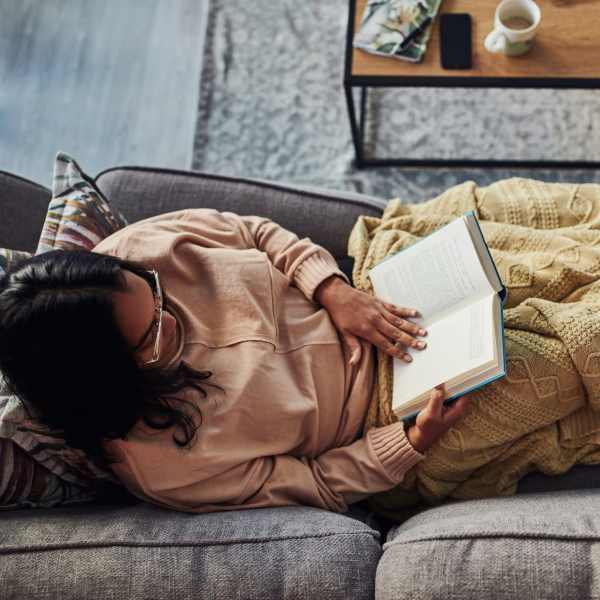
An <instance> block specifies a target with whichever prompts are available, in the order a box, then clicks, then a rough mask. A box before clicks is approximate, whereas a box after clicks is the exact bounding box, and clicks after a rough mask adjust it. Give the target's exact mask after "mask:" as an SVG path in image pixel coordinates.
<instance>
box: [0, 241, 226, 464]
mask: <svg viewBox="0 0 600 600" xmlns="http://www.w3.org/2000/svg"><path fill="white" fill-rule="evenodd" d="M124 269H127V270H129V271H131V272H132V273H134V274H136V275H139V276H140V277H143V278H144V279H146V280H147V281H148V282H149V283H150V284H151V285H153V283H154V280H153V277H152V274H151V273H149V272H148V270H147V269H146V267H144V266H142V265H141V264H140V263H138V262H135V261H129V260H123V259H120V258H116V257H112V256H108V255H104V254H99V253H95V252H90V251H85V250H81V251H80V250H53V251H50V252H45V253H43V254H39V255H36V256H33V257H31V258H28V259H26V260H23V261H21V262H19V263H17V264H16V265H15V266H14V267H13V268H12V269H10V270H9V272H8V273H6V274H5V275H4V276H3V277H1V278H0V372H1V373H2V375H3V377H4V379H5V382H6V384H7V387H8V389H9V391H11V392H12V393H14V394H15V395H17V396H18V398H19V399H20V400H21V402H22V403H23V405H24V406H25V409H26V410H27V412H28V413H29V415H30V416H32V415H31V411H30V410H29V409H30V408H31V407H33V409H34V411H33V412H36V413H37V414H35V415H34V418H35V419H38V420H39V421H41V422H42V423H44V424H45V425H47V426H49V427H51V428H52V429H53V430H55V431H56V430H60V432H61V434H62V437H63V438H64V440H65V442H66V443H67V445H68V446H71V447H73V448H80V449H81V450H83V451H84V452H85V453H86V455H87V456H88V457H90V458H92V459H94V460H95V461H96V462H97V464H99V465H100V466H101V467H103V468H105V469H107V470H108V469H109V465H111V464H113V463H115V462H117V460H116V459H115V457H113V456H111V455H109V454H108V453H106V452H105V450H104V448H103V447H102V441H103V439H117V438H120V439H124V436H125V434H126V433H127V432H128V431H129V430H130V429H131V428H132V427H133V425H134V424H135V423H136V422H137V421H138V420H139V419H140V418H141V417H142V418H143V419H144V422H145V423H146V424H147V425H148V426H149V427H151V428H154V429H168V428H169V427H172V426H174V425H175V426H179V427H181V428H182V429H183V431H184V439H183V440H180V439H178V438H177V437H176V436H175V434H174V435H173V441H174V442H175V444H177V445H178V446H180V447H184V446H187V445H189V444H190V442H191V440H192V439H193V437H195V432H196V429H197V428H198V427H195V428H194V429H193V430H192V427H193V425H194V421H193V419H192V418H191V417H190V415H189V414H187V413H186V412H184V411H183V410H180V409H179V408H177V407H174V406H172V404H171V402H170V400H171V401H175V402H183V403H185V404H188V405H189V406H191V407H193V408H194V409H195V410H196V411H197V412H198V413H200V419H202V413H201V412H200V410H199V408H198V407H197V406H196V405H195V404H193V403H192V402H188V401H187V400H184V399H182V398H177V397H176V396H174V394H176V393H177V392H179V391H181V390H182V389H184V388H186V387H189V386H191V387H194V388H195V389H197V390H198V391H200V392H202V393H203V394H204V397H206V396H207V394H206V392H205V390H204V389H203V388H202V387H201V386H200V385H199V382H200V381H202V380H204V379H207V378H209V377H210V376H211V375H212V372H211V371H197V370H196V369H193V368H192V367H191V366H190V365H189V364H187V363H185V362H184V361H181V362H180V364H179V365H178V366H176V367H174V368H171V369H169V370H167V369H164V368H151V367H140V366H139V365H138V363H137V362H136V360H135V357H134V352H133V350H132V349H131V348H130V347H129V345H128V343H127V341H126V339H125V337H124V336H123V335H122V333H121V331H120V329H119V327H118V326H117V322H116V320H115V313H114V309H113V302H112V298H111V295H112V294H113V293H114V292H117V291H125V289H126V279H125V275H124V271H123V270H124ZM164 292H165V308H167V309H168V308H169V297H168V290H164ZM207 385H213V386H214V387H218V388H219V389H221V390H222V391H224V390H223V389H222V388H221V387H220V386H218V385H215V384H212V383H208V384H207Z"/></svg>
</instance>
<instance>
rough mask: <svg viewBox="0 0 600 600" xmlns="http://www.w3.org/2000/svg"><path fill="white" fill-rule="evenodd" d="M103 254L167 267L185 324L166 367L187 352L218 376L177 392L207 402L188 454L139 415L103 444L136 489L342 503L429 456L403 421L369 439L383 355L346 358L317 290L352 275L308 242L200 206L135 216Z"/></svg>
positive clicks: (157, 498)
mask: <svg viewBox="0 0 600 600" xmlns="http://www.w3.org/2000/svg"><path fill="white" fill-rule="evenodd" d="M94 252H98V253H102V254H110V255H113V256H118V257H121V258H127V259H133V260H137V261H140V262H142V263H143V264H144V265H146V266H147V268H149V269H150V268H155V269H157V270H158V272H159V275H160V278H161V284H162V287H163V288H164V290H165V294H166V295H167V296H168V299H169V303H168V305H167V307H168V310H169V311H170V312H171V314H173V315H174V316H175V318H176V320H177V323H178V328H177V350H176V354H175V355H174V358H173V359H172V360H169V362H168V365H173V364H175V363H178V362H179V361H180V360H182V359H183V360H185V361H187V362H188V363H189V364H190V365H191V366H192V367H194V368H196V369H198V370H200V371H206V370H210V371H212V373H213V375H212V376H211V377H210V378H209V379H206V380H205V381H203V382H200V385H201V386H202V387H203V388H204V389H205V390H206V392H207V394H208V395H207V397H206V398H204V396H203V395H202V394H201V393H200V392H198V391H197V390H195V389H193V388H192V389H188V390H184V391H183V392H182V394H183V397H185V399H187V400H190V401H193V402H195V403H196V405H197V406H198V407H199V408H200V410H201V412H202V421H201V424H200V427H199V428H198V429H197V431H196V439H195V440H193V442H192V443H193V446H192V448H191V449H190V450H188V449H186V448H179V447H178V446H177V445H176V444H175V443H174V442H173V439H172V438H173V433H175V434H176V436H177V438H178V439H181V438H182V433H183V432H182V430H181V429H179V428H170V429H168V430H163V431H161V430H154V429H152V428H150V427H148V426H147V425H145V424H144V423H143V420H142V419H140V420H139V421H138V423H137V424H136V425H135V426H134V427H133V429H132V430H131V431H130V432H128V434H127V436H126V439H125V440H115V441H109V442H107V443H106V446H105V447H106V449H107V450H109V451H110V452H111V453H114V454H116V455H117V456H118V457H120V459H121V460H122V462H120V463H118V464H115V465H113V467H112V468H113V471H114V473H115V475H116V476H117V477H118V478H119V479H120V480H121V481H122V482H123V484H124V485H125V486H126V487H127V489H128V490H129V491H130V492H131V493H132V494H133V495H135V496H137V497H138V498H141V499H142V500H145V501H147V502H151V503H154V504H157V505H160V506H163V507H167V508H172V509H176V510H181V511H185V512H194V513H197V512H214V511H223V510H234V509H240V508H259V507H267V506H284V505H309V506H316V507H320V508H324V509H328V510H332V511H336V512H345V511H346V510H348V505H349V504H351V503H354V502H358V501H360V500H362V499H364V498H366V497H367V496H369V495H371V494H374V493H376V492H380V491H385V490H388V489H391V488H392V487H394V486H395V485H396V484H397V483H399V482H400V481H401V480H402V478H403V476H404V474H405V473H406V471H408V469H410V468H411V467H412V466H413V465H415V464H416V463H417V462H419V461H420V460H422V459H423V458H424V455H423V454H421V453H419V452H417V451H416V450H415V449H414V448H413V447H412V446H411V444H410V443H409V441H408V439H407V437H406V436H405V433H404V424H403V423H402V422H398V423H394V424H392V425H388V426H386V427H380V428H376V429H371V430H369V431H368V433H367V434H366V435H365V436H363V437H361V436H362V427H363V423H364V418H365V415H366V411H367V408H368V405H369V398H370V395H371V392H372V389H373V385H374V377H375V360H376V357H375V351H374V348H373V346H372V345H371V344H370V343H369V342H367V341H365V340H363V339H361V344H362V354H361V359H360V361H359V362H358V363H357V364H355V365H350V364H349V363H348V360H349V358H350V356H349V355H348V352H347V350H346V346H345V344H342V342H341V338H340V335H339V334H338V331H337V329H336V328H335V326H334V324H333V322H332V321H331V319H330V317H329V313H328V312H327V310H325V309H324V308H322V307H321V306H320V305H319V304H317V303H316V301H315V300H314V298H313V295H314V291H315V289H316V288H317V286H318V285H319V283H321V282H322V281H323V280H325V279H326V278H328V277H330V276H332V275H334V274H335V275H338V276H340V277H342V278H343V279H344V280H345V281H346V282H347V283H348V284H350V282H349V280H348V278H347V277H346V275H345V274H344V273H343V271H341V270H340V269H339V267H338V265H337V263H336V261H335V259H334V258H333V256H332V255H331V254H330V253H329V252H328V251H327V250H325V249H324V248H323V247H322V246H318V245H316V244H314V243H313V242H312V241H311V240H310V238H303V239H299V238H298V236H297V235H295V234H294V233H292V232H290V231H288V230H286V229H284V228H283V227H281V226H279V225H277V224H276V223H274V222H273V221H271V220H269V219H267V218H263V217H259V216H240V215H237V214H235V213H233V212H219V211H217V210H214V209H204V208H196V209H187V210H179V211H175V212H171V213H167V214H162V215H159V216H156V217H152V218H149V219H145V220H143V221H139V222H137V223H133V224H131V225H129V226H127V227H125V228H124V229H121V230H120V231H117V232H116V233H114V234H112V235H111V236H110V237H108V238H106V239H105V240H103V241H102V242H100V244H98V246H96V247H95V248H94ZM206 382H214V383H216V384H218V385H220V386H221V387H223V388H224V389H225V392H226V393H225V394H223V392H221V390H219V389H217V388H214V387H211V386H209V385H206ZM176 405H177V406H183V407H184V409H185V406H186V405H185V404H182V405H180V404H176ZM185 410H187V411H188V412H189V414H191V415H192V417H193V418H194V420H195V421H196V424H198V423H200V417H199V415H198V414H197V413H196V414H194V411H193V410H192V411H190V409H189V408H187V409H185Z"/></svg>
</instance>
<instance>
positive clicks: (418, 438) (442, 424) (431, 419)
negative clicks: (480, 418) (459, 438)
mask: <svg viewBox="0 0 600 600" xmlns="http://www.w3.org/2000/svg"><path fill="white" fill-rule="evenodd" d="M446 395H447V394H446V384H445V383H441V384H440V385H437V386H435V387H434V388H433V390H431V396H430V397H429V402H428V403H427V406H425V408H424V409H423V410H422V411H421V412H420V413H419V414H418V415H417V419H416V421H415V424H414V425H411V426H410V427H409V428H408V429H407V430H406V437H407V438H408V441H409V442H410V443H411V445H412V447H413V448H414V449H415V450H416V451H417V452H421V454H423V453H424V452H425V450H427V448H429V447H430V446H432V445H433V444H434V442H435V441H436V440H438V439H439V438H441V437H442V435H444V433H446V431H448V429H450V428H451V427H452V425H454V423H456V421H458V420H459V419H460V418H461V417H462V416H463V415H464V414H465V413H466V412H467V408H468V407H469V395H468V394H467V395H465V396H462V397H460V398H459V399H458V400H457V401H456V402H455V403H454V404H453V405H452V406H444V400H445V399H446Z"/></svg>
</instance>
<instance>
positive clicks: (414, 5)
mask: <svg viewBox="0 0 600 600" xmlns="http://www.w3.org/2000/svg"><path fill="white" fill-rule="evenodd" d="M441 2H442V0H367V4H366V5H365V10H364V13H363V15H362V19H361V23H360V27H359V30H358V31H357V32H356V35H355V36H354V40H353V46H354V47H355V48H360V49H361V50H364V51H365V52H369V53H370V54H377V55H380V56H390V57H393V58H397V59H399V60H407V61H410V62H420V61H421V60H422V59H423V55H424V54H425V50H426V49H427V42H428V40H429V37H430V35H431V25H432V22H433V19H434V18H435V16H436V14H437V12H438V10H439V7H440V4H441Z"/></svg>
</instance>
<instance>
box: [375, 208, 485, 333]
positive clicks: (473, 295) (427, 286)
mask: <svg viewBox="0 0 600 600" xmlns="http://www.w3.org/2000/svg"><path fill="white" fill-rule="evenodd" d="M369 277H370V279H371V281H372V282H373V288H374V290H375V295H376V296H377V297H378V298H381V299H382V300H385V301H387V302H391V303H392V304H395V305H397V306H403V307H407V308H416V309H417V310H418V311H419V312H420V313H421V315H422V320H420V321H419V323H422V326H423V327H426V328H427V327H430V326H431V324H432V323H434V322H435V321H436V320H439V319H443V318H444V317H446V316H447V315H448V314H449V313H450V312H451V311H453V310H456V309H459V308H462V307H464V306H465V305H466V303H467V302H471V301H473V300H476V299H477V298H481V297H483V296H484V295H488V294H489V293H490V292H491V291H493V290H492V287H491V285H490V283H489V281H488V279H487V276H486V274H485V271H484V269H483V267H482V266H481V263H480V261H479V257H478V255H477V252H476V250H475V248H474V246H473V242H472V241H471V235H470V233H469V231H468V228H467V225H466V223H465V221H464V219H463V218H462V217H459V218H457V219H456V220H454V221H452V222H451V223H448V225H445V226H444V227H442V228H441V229H438V230H437V231H435V232H434V233H432V234H431V235H429V236H427V237H425V238H423V239H422V240H419V241H418V242H416V243H415V244H413V245H412V246H409V247H408V248H405V249H404V250H402V251H400V252H398V253H397V254H394V255H392V256H391V257H388V258H387V259H385V260H383V261H381V262H380V263H379V264H377V265H376V266H375V267H374V268H373V269H371V270H370V271H369Z"/></svg>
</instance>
